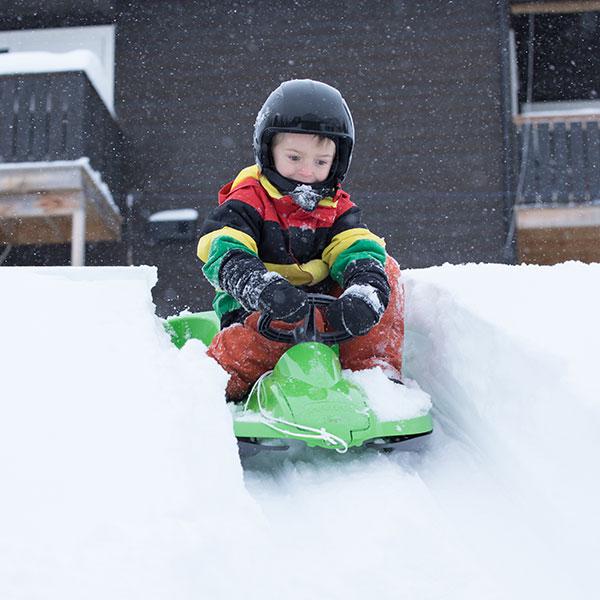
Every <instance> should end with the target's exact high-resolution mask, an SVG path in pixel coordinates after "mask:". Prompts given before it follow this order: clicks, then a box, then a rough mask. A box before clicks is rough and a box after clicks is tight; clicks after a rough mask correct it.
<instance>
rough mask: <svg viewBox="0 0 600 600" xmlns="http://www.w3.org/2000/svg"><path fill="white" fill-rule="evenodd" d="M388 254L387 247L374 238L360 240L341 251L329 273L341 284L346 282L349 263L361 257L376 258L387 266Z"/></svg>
mask: <svg viewBox="0 0 600 600" xmlns="http://www.w3.org/2000/svg"><path fill="white" fill-rule="evenodd" d="M386 257H387V254H386V252H385V248H384V247H383V246H381V244H378V243H377V242H375V241H374V240H369V239H366V240H358V241H357V242H354V244H352V245H351V246H349V247H348V248H346V250H344V251H343V252H340V254H339V255H338V257H337V258H336V259H335V262H334V263H333V265H332V266H331V270H330V272H329V274H330V275H331V277H332V279H333V280H334V281H335V282H336V283H338V284H339V285H342V286H343V284H344V271H345V270H346V267H347V266H348V264H349V263H351V262H353V261H355V260H359V259H361V258H369V259H375V260H377V261H378V262H380V263H381V264H382V266H383V267H385V259H386Z"/></svg>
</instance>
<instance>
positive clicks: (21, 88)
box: [12, 77, 31, 161]
mask: <svg viewBox="0 0 600 600" xmlns="http://www.w3.org/2000/svg"><path fill="white" fill-rule="evenodd" d="M30 81H31V80H30V78H24V77H19V78H18V79H17V82H16V86H15V102H14V104H13V115H14V117H13V152H12V160H17V161H26V160H27V154H28V147H29V129H30V123H29V95H30V91H31V83H30Z"/></svg>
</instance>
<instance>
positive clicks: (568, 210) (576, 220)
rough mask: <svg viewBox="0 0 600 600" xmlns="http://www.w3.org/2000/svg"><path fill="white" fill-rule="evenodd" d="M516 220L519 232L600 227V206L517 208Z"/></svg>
mask: <svg viewBox="0 0 600 600" xmlns="http://www.w3.org/2000/svg"><path fill="white" fill-rule="evenodd" d="M515 218H516V224H517V229H519V230H525V229H544V230H547V229H561V228H566V227H569V228H575V227H588V226H594V227H600V206H598V205H593V204H580V205H572V206H561V205H549V206H548V205H545V206H543V207H538V206H536V207H534V206H517V207H515Z"/></svg>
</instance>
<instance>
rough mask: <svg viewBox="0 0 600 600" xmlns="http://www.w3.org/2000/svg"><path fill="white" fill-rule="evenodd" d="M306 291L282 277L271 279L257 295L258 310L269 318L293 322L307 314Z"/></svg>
mask: <svg viewBox="0 0 600 600" xmlns="http://www.w3.org/2000/svg"><path fill="white" fill-rule="evenodd" d="M308 309H309V306H308V299H307V297H306V292H303V291H302V290H299V289H298V288H297V287H295V286H293V285H292V284H291V283H288V282H287V280H285V279H283V278H282V277H278V278H276V279H273V282H272V283H269V284H268V285H267V286H266V287H265V289H264V290H263V291H262V292H261V293H260V296H259V297H258V310H260V311H262V312H266V313H267V314H268V315H269V316H270V317H271V318H273V319H276V320H277V321H285V322H286V323H295V322H296V321H300V320H301V319H304V317H305V316H306V315H307V314H308Z"/></svg>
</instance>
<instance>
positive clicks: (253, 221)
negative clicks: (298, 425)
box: [198, 79, 404, 401]
mask: <svg viewBox="0 0 600 600" xmlns="http://www.w3.org/2000/svg"><path fill="white" fill-rule="evenodd" d="M353 146H354V125H353V121H352V116H351V114H350V111H349V109H348V106H347V104H346V102H345V101H344V99H343V98H342V95H341V94H340V92H339V91H338V90H337V89H335V88H333V87H331V86H329V85H327V84H325V83H321V82H318V81H312V80H310V79H302V80H291V81H286V82H284V83H282V84H281V85H280V86H279V87H278V88H277V89H276V90H275V91H273V92H272V93H271V95H270V96H269V97H268V98H267V100H266V102H265V103H264V105H263V107H262V108H261V110H260V112H259V113H258V116H257V119H256V123H255V126H254V155H255V159H256V164H255V165H252V166H250V167H247V168H245V169H243V170H242V171H241V172H240V173H239V174H238V176H237V177H236V178H235V179H234V180H233V181H232V182H230V183H228V184H226V185H225V186H224V187H223V188H221V190H220V192H219V206H218V208H216V209H215V210H214V211H213V212H212V214H211V215H210V216H209V217H208V218H207V219H206V221H205V222H204V224H203V227H202V231H201V238H200V241H199V242H198V256H199V258H200V259H201V260H202V261H203V262H204V263H205V264H204V267H203V272H204V275H205V276H206V277H207V279H208V280H209V281H210V283H211V284H212V285H213V286H214V287H215V289H216V296H215V299H214V302H213V307H214V309H215V311H216V313H217V315H218V316H219V318H220V320H221V331H220V332H219V333H218V334H217V335H216V336H215V338H214V339H213V341H212V343H211V345H210V348H209V349H208V353H209V355H210V356H212V357H214V358H215V359H216V360H217V361H218V362H219V363H220V364H221V366H222V367H223V368H224V369H225V370H226V371H227V372H228V373H229V374H230V375H231V377H230V379H229V383H228V385H227V390H226V396H227V399H228V400H230V401H239V400H242V399H243V398H244V397H245V395H246V394H247V393H248V392H249V390H250V387H251V386H252V384H253V383H254V382H255V381H256V380H257V379H258V378H259V377H260V376H261V375H262V374H263V373H264V372H266V371H268V370H270V369H272V368H273V367H274V366H275V363H276V362H277V360H278V359H279V358H280V356H281V355H282V354H283V353H284V352H285V350H286V349H287V348H288V347H289V346H287V345H286V344H283V343H280V342H274V341H270V340H267V339H266V338H264V337H263V336H261V335H260V334H259V333H258V331H257V323H258V318H259V316H260V314H261V313H262V312H267V313H268V314H269V315H270V316H271V317H272V318H273V319H275V320H276V321H283V322H285V323H295V322H298V321H301V320H302V319H303V318H304V317H305V316H306V314H307V312H308V304H307V298H306V292H307V291H311V292H319V293H326V294H330V295H334V296H338V299H337V300H336V301H335V302H333V303H332V304H330V305H329V306H328V307H327V309H326V310H325V314H324V317H325V321H326V327H327V328H328V329H331V330H335V331H347V332H349V333H350V334H352V335H353V336H355V337H353V338H352V339H350V340H348V341H346V342H342V343H341V344H340V361H341V363H342V367H343V368H346V369H352V370H361V369H368V368H372V367H375V366H379V367H381V368H382V369H383V370H384V372H385V373H386V374H387V375H388V377H390V379H393V380H395V381H399V380H400V379H401V372H402V344H403V338H404V299H403V291H402V286H401V284H400V282H399V277H400V269H399V267H398V264H397V263H396V261H395V260H394V259H393V258H392V257H390V256H389V255H387V254H386V251H385V243H384V241H383V239H381V238H380V237H378V236H376V235H375V234H374V233H372V232H370V231H369V230H368V229H367V227H366V226H365V225H364V224H363V221H362V217H361V212H360V209H359V208H358V207H357V206H356V205H355V204H354V203H353V202H352V201H351V199H350V196H349V194H348V193H347V192H345V191H343V190H342V188H341V186H340V184H341V182H342V181H343V179H344V177H345V176H346V172H347V171H348V167H349V165H350V159H351V156H352V149H353ZM372 208H373V209H376V207H372ZM275 325H277V323H275Z"/></svg>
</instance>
